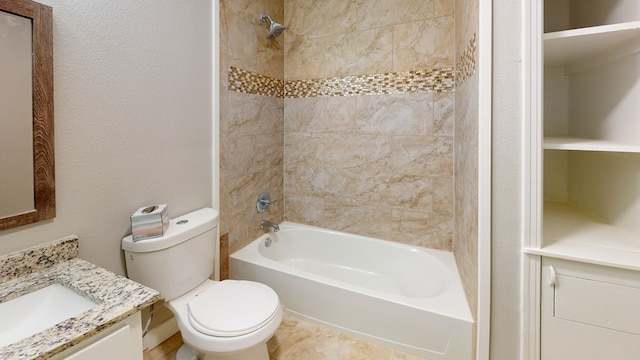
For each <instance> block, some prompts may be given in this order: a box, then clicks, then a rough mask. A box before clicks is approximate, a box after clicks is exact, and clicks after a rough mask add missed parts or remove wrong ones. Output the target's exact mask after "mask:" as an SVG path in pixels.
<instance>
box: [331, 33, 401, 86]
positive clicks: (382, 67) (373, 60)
mask: <svg viewBox="0 0 640 360" xmlns="http://www.w3.org/2000/svg"><path fill="white" fill-rule="evenodd" d="M392 40H393V32H392V29H391V28H389V27H386V28H377V29H371V30H363V31H358V32H352V33H346V34H343V35H336V36H334V37H331V42H330V44H329V45H328V48H327V49H326V53H325V56H324V77H333V76H346V75H364V74H377V73H385V72H389V71H391V70H392V68H393V64H392V61H393V56H392V44H393V43H392Z"/></svg>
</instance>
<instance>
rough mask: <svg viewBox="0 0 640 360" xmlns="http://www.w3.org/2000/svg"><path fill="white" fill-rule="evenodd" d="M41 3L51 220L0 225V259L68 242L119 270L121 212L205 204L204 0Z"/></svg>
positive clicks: (207, 18) (207, 65)
mask: <svg viewBox="0 0 640 360" xmlns="http://www.w3.org/2000/svg"><path fill="white" fill-rule="evenodd" d="M41 2H42V3H45V4H47V5H49V6H52V7H53V24H54V25H53V27H54V34H53V38H54V81H55V85H54V86H55V100H54V101H55V103H54V104H55V128H56V139H55V141H56V144H55V145H56V148H55V150H56V195H57V217H56V218H55V219H54V220H52V221H46V222H41V223H37V224H34V225H28V226H23V227H19V228H16V229H11V230H7V231H2V232H0V254H6V253H9V252H13V251H16V250H19V249H24V248H27V247H30V246H33V245H36V244H41V243H45V242H48V241H52V240H55V239H59V238H61V237H63V236H67V235H69V234H76V235H78V236H79V238H80V244H79V245H80V257H81V258H83V259H86V260H88V261H90V262H93V263H95V264H97V265H100V266H102V267H105V268H107V269H109V270H112V271H114V272H116V273H119V274H124V263H123V261H122V255H121V250H120V241H121V238H122V237H123V236H125V235H127V234H128V233H130V219H129V216H130V215H131V214H132V213H133V212H134V211H135V210H137V209H138V208H139V207H141V206H144V205H148V204H157V203H168V204H169V213H170V215H171V216H177V215H180V214H184V213H187V212H189V211H193V210H196V209H198V208H202V207H205V206H211V201H212V200H211V194H212V189H211V183H212V180H211V179H212V175H211V172H212V169H211V162H212V160H211V144H212V141H211V132H212V129H211V122H212V120H211V107H212V104H211V63H212V60H211V4H210V3H209V2H190V3H185V2H176V1H169V0H160V1H153V2H120V1H118V2H113V1H112V2H100V1H85V0H56V1H53V0H41Z"/></svg>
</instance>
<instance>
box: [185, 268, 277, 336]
mask: <svg viewBox="0 0 640 360" xmlns="http://www.w3.org/2000/svg"><path fill="white" fill-rule="evenodd" d="M279 307H280V300H279V299H278V295H277V294H276V293H275V291H273V289H271V288H270V287H268V286H266V285H264V284H261V283H257V282H253V281H242V280H225V281H222V282H220V283H217V284H216V285H215V286H212V287H210V288H208V289H206V290H205V291H203V292H201V293H199V294H197V295H196V296H195V297H194V298H193V299H191V300H190V301H189V302H188V304H187V308H188V316H189V323H190V324H191V326H193V328H194V329H195V330H197V331H198V332H200V333H203V334H206V335H210V336H217V337H234V336H241V335H245V334H249V333H251V332H254V331H256V330H258V329H260V328H262V327H264V326H265V325H266V324H268V323H269V322H271V321H272V320H273V318H274V317H275V316H276V315H277V314H278V310H279Z"/></svg>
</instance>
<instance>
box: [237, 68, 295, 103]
mask: <svg viewBox="0 0 640 360" xmlns="http://www.w3.org/2000/svg"><path fill="white" fill-rule="evenodd" d="M228 74H229V75H228V76H229V90H231V91H236V92H241V93H246V94H256V95H265V96H272V97H278V98H282V97H284V81H283V80H280V79H275V78H272V77H269V76H265V75H261V74H257V73H254V72H251V71H247V70H243V69H238V68H236V67H233V66H231V67H229V72H228Z"/></svg>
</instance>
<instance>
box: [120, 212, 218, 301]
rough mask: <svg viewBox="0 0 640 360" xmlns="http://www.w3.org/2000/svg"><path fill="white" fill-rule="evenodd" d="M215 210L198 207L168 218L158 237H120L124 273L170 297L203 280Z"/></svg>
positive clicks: (210, 264) (210, 257)
mask: <svg viewBox="0 0 640 360" xmlns="http://www.w3.org/2000/svg"><path fill="white" fill-rule="evenodd" d="M217 227H218V212H217V211H216V210H213V209H210V208H204V209H200V210H197V211H194V212H191V213H188V214H186V215H183V216H180V217H177V218H175V219H171V220H170V221H169V227H168V228H167V231H166V234H165V235H164V236H162V237H158V238H151V239H145V240H140V241H136V242H134V241H133V238H132V237H131V235H129V236H127V237H125V238H124V239H122V249H123V250H124V256H125V262H126V266H127V275H128V276H129V278H130V279H131V280H133V281H136V282H138V283H141V284H143V285H146V286H148V287H150V288H153V289H156V290H158V291H159V292H160V294H161V295H162V296H163V297H164V299H165V301H169V300H173V299H175V298H177V297H179V296H181V295H183V294H185V293H187V292H188V291H190V290H192V289H194V288H195V287H196V286H198V285H200V284H202V283H203V282H205V281H206V280H207V279H208V278H209V277H210V276H211V274H213V268H214V253H215V244H216V237H217V236H218V234H217V233H218V231H217V229H218V228H217Z"/></svg>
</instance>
